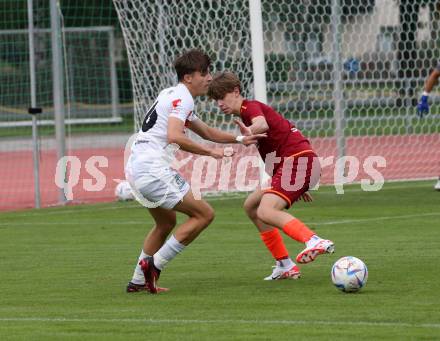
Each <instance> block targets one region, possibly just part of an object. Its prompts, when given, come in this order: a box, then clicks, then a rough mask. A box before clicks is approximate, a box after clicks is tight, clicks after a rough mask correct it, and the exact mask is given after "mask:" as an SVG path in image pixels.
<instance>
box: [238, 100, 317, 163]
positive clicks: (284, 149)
mask: <svg viewBox="0 0 440 341" xmlns="http://www.w3.org/2000/svg"><path fill="white" fill-rule="evenodd" d="M240 116H241V119H242V120H243V123H244V124H245V125H246V126H250V125H251V124H252V119H253V118H255V117H258V116H264V118H265V119H266V122H267V125H268V126H269V130H267V132H266V133H267V137H266V138H264V139H261V140H259V141H258V151H259V152H260V155H261V157H262V158H263V160H266V155H267V154H269V153H271V152H273V151H275V152H276V156H278V157H288V156H292V155H294V154H297V153H300V152H303V151H307V150H310V151H312V146H311V145H310V142H309V140H307V139H306V138H305V137H304V135H303V134H301V132H300V131H299V130H298V129H297V128H296V127H295V125H293V124H292V123H290V122H289V121H288V120H286V119H285V118H284V117H283V116H281V115H280V114H279V113H277V112H276V111H275V110H273V109H272V108H271V107H270V106H268V105H266V104H264V103H261V102H258V101H250V100H244V101H243V103H242V105H241V108H240Z"/></svg>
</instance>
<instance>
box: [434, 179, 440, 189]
mask: <svg viewBox="0 0 440 341" xmlns="http://www.w3.org/2000/svg"><path fill="white" fill-rule="evenodd" d="M434 189H435V190H436V191H440V178H438V181H437V183H436V184H435V186H434Z"/></svg>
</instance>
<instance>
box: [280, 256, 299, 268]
mask: <svg viewBox="0 0 440 341" xmlns="http://www.w3.org/2000/svg"><path fill="white" fill-rule="evenodd" d="M294 265H295V263H294V262H293V261H292V259H290V257H289V258H286V259H280V260H277V266H278V267H280V268H283V269H290V268H292V267H293V266H294Z"/></svg>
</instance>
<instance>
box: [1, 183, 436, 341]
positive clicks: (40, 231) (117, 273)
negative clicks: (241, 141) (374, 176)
mask: <svg viewBox="0 0 440 341" xmlns="http://www.w3.org/2000/svg"><path fill="white" fill-rule="evenodd" d="M432 184H433V182H432V181H430V182H426V181H422V182H407V183H387V184H385V186H384V188H383V189H382V190H381V191H379V192H363V191H361V190H360V186H359V185H353V186H349V187H347V190H346V193H345V194H344V195H336V194H335V190H334V188H332V187H325V188H324V187H323V188H321V189H320V190H319V191H318V192H314V193H313V194H314V199H315V201H314V202H313V203H308V204H306V203H302V202H301V203H298V204H296V205H294V207H293V208H292V209H291V212H292V213H293V214H295V215H296V216H297V217H299V218H301V219H302V220H303V221H305V222H306V223H308V224H309V225H310V227H312V228H313V229H315V230H316V231H317V232H318V233H319V234H320V235H321V236H323V237H326V238H329V239H332V240H333V241H334V242H335V245H336V253H335V254H334V255H324V256H321V257H318V259H317V260H316V261H315V262H314V263H311V264H308V265H304V266H302V267H301V270H302V274H303V276H302V278H301V279H299V280H297V281H293V280H284V281H274V282H266V281H263V280H262V279H263V277H264V276H266V275H268V274H269V273H270V272H271V266H272V265H273V261H272V259H271V257H270V255H269V253H268V251H267V250H266V249H265V247H264V246H263V244H262V242H261V241H260V239H259V236H258V233H257V231H256V229H255V228H254V227H253V226H252V225H251V224H250V222H249V221H248V220H247V218H246V217H245V214H244V212H243V210H242V209H241V205H242V203H243V200H244V198H243V197H239V198H222V199H223V200H222V199H213V200H210V202H211V204H212V205H213V207H214V208H215V210H216V219H215V220H214V222H213V224H212V225H211V226H210V227H209V228H208V229H207V230H206V231H205V232H204V233H203V234H202V235H201V236H200V237H199V238H198V239H197V240H196V241H195V242H194V243H193V244H192V245H191V246H190V247H188V248H187V249H186V250H185V251H184V252H183V253H182V254H181V255H179V256H178V257H177V258H176V259H174V261H173V262H171V263H170V264H169V266H168V267H167V268H166V269H165V270H164V271H163V273H162V277H161V281H160V282H161V285H162V286H166V287H169V288H171V291H170V292H168V293H163V294H159V295H156V296H153V295H149V294H146V293H135V294H127V293H125V285H126V283H127V282H128V280H129V279H130V278H131V275H132V271H133V266H134V264H135V261H136V259H137V257H138V254H139V252H140V248H141V244H142V240H143V237H144V235H145V234H146V232H147V231H148V230H149V228H150V227H151V223H152V220H151V218H150V216H149V215H148V213H147V212H146V210H145V209H143V208H142V207H140V206H139V205H138V204H137V203H133V202H132V203H112V204H100V205H83V206H75V207H61V208H51V209H42V210H39V211H37V210H29V211H21V212H10V213H0V278H1V281H0V339H1V340H16V339H17V340H31V339H32V340H59V339H64V338H66V339H69V340H85V339H88V340H108V339H112V340H113V339H116V340H136V339H139V340H228V341H229V340H383V339H387V340H434V339H440V308H439V306H440V294H439V292H440V276H439V267H440V247H439V245H440V244H439V243H440V209H439V207H440V205H439V204H440V193H439V192H435V191H434V190H433V188H432ZM179 219H180V220H181V219H182V217H180V218H179ZM284 240H285V241H286V245H287V246H288V249H289V251H290V253H291V255H292V256H293V257H294V256H295V255H296V254H297V252H298V251H300V250H301V249H302V245H300V244H299V243H297V242H295V241H293V240H290V239H288V238H284ZM347 255H352V256H356V257H358V258H360V259H362V260H363V261H364V262H365V263H366V264H367V266H368V269H369V279H368V283H367V285H366V287H365V288H364V289H363V290H362V291H361V292H359V293H356V294H344V293H341V292H339V291H338V290H336V289H335V288H334V287H333V285H332V283H331V280H330V269H331V266H332V264H333V263H334V262H335V261H336V260H337V259H338V258H339V257H342V256H347Z"/></svg>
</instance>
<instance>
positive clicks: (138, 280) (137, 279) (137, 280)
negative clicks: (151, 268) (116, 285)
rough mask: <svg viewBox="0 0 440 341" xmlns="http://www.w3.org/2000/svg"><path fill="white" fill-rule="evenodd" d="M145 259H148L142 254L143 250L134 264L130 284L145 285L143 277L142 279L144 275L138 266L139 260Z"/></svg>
mask: <svg viewBox="0 0 440 341" xmlns="http://www.w3.org/2000/svg"><path fill="white" fill-rule="evenodd" d="M145 257H148V255H147V254H146V253H145V252H144V250H142V252H141V254H140V256H139V259H138V262H137V264H136V268H135V269H134V273H133V278H132V279H131V283H134V284H139V285H141V284H145V277H144V273H143V272H142V270H141V266H140V265H139V262H140V260H141V259H144V258H145Z"/></svg>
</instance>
